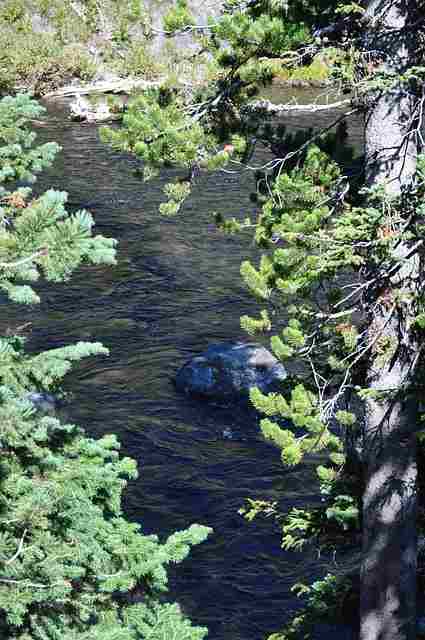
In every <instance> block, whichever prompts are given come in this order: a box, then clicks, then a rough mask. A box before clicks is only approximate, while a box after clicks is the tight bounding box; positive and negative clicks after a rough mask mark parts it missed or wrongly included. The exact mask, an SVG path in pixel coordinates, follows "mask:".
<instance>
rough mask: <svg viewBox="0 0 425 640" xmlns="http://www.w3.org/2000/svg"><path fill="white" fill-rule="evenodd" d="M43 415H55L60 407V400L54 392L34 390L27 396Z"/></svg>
mask: <svg viewBox="0 0 425 640" xmlns="http://www.w3.org/2000/svg"><path fill="white" fill-rule="evenodd" d="M25 399H26V400H29V401H30V402H31V404H32V405H33V406H34V408H35V409H37V411H39V412H40V413H41V414H42V415H49V416H54V415H55V414H56V411H57V409H58V400H57V398H55V396H54V395H53V394H52V393H47V392H46V391H40V392H39V391H32V392H31V393H28V394H27V395H26V396H25Z"/></svg>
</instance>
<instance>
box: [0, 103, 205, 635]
mask: <svg viewBox="0 0 425 640" xmlns="http://www.w3.org/2000/svg"><path fill="white" fill-rule="evenodd" d="M42 112H43V109H42V108H41V107H40V106H39V105H38V104H36V103H35V102H33V101H32V100H31V99H30V98H29V97H28V96H23V95H21V96H18V97H16V98H4V99H3V100H1V101H0V198H1V200H0V288H1V290H2V293H3V296H2V297H3V304H6V303H7V299H10V300H13V301H15V302H21V303H27V304H30V303H31V304H32V303H35V302H38V300H39V298H38V296H37V294H36V293H35V291H34V289H33V283H34V282H36V281H37V280H38V279H39V278H40V277H45V278H46V279H47V280H49V281H53V282H63V281H66V280H67V279H68V278H69V277H70V276H71V274H72V272H73V271H74V270H75V269H76V268H77V267H78V266H79V265H80V264H82V263H92V264H113V263H114V261H115V249H114V247H115V241H114V240H111V239H109V238H103V237H102V236H94V235H93V234H92V230H93V224H94V221H93V219H92V217H91V215H90V214H89V213H88V212H87V211H79V212H77V213H75V214H72V215H70V214H68V213H67V211H66V209H65V203H66V194H65V193H61V192H57V191H53V190H49V191H47V192H46V193H44V194H43V195H41V196H38V197H34V196H33V195H32V192H31V189H30V188H29V187H26V186H25V187H22V186H18V185H19V184H21V183H30V182H33V181H34V180H35V176H36V174H37V173H38V172H40V171H41V170H42V169H43V168H45V167H48V166H49V165H50V164H51V162H52V161H53V159H54V157H55V155H56V153H57V152H58V150H59V148H58V146H57V145H56V144H54V143H49V144H44V145H41V146H36V145H35V134H34V133H31V131H30V128H29V124H30V120H31V119H33V118H38V117H40V115H41V114H42ZM8 183H9V184H11V185H12V189H8ZM24 342H25V341H24V339H23V338H22V337H20V336H15V335H7V336H3V337H2V338H0V451H1V457H0V636H1V637H2V638H8V639H10V640H12V639H16V640H58V639H59V638H61V639H62V640H88V639H89V638H90V640H92V639H93V640H95V639H99V640H100V639H102V640H141V639H148V638H149V639H151V640H166V639H167V640H168V639H169V638H176V640H201V639H202V638H204V637H205V635H206V630H205V629H203V628H200V627H193V626H192V625H191V623H190V621H189V620H187V619H186V618H185V617H184V616H183V615H182V613H181V611H180V609H179V607H178V606H177V605H176V604H170V603H166V602H165V601H164V600H163V594H164V593H165V592H166V590H167V565H168V564H170V563H178V562H181V561H182V560H183V559H184V558H185V557H186V556H187V554H188V553H189V551H190V548H191V546H192V545H194V544H198V543H200V542H202V541H203V540H204V539H205V538H206V536H207V535H208V533H209V529H208V528H207V527H204V526H200V525H192V526H191V527H189V528H188V529H187V530H185V531H180V532H176V533H174V534H172V535H171V536H169V538H168V539H167V540H166V541H165V542H160V541H159V539H158V537H157V536H155V535H144V534H143V532H142V530H141V527H140V525H139V524H136V523H131V522H129V521H128V520H126V518H125V517H124V515H123V512H122V506H121V505H122V493H123V490H124V488H125V486H126V483H127V481H128V480H129V479H134V478H136V477H137V470H136V466H135V463H134V461H132V460H131V459H129V458H126V457H121V456H120V454H119V443H118V441H117V439H116V437H115V436H114V435H109V436H105V437H103V438H101V439H100V440H94V439H91V438H89V437H87V436H86V435H85V433H84V431H83V430H82V429H81V428H79V427H77V426H75V425H73V424H63V423H61V422H60V421H59V420H58V419H57V418H56V417H53V416H50V415H45V414H43V413H42V412H41V411H39V410H37V409H36V407H35V406H34V405H33V403H32V402H31V392H34V391H37V392H39V391H41V392H44V391H57V389H58V385H59V383H60V380H61V379H62V378H63V376H64V375H65V374H66V373H67V371H68V370H69V369H70V367H71V365H72V362H74V361H77V360H79V359H81V358H84V357H87V356H90V355H93V354H106V353H107V349H105V348H104V347H103V346H102V345H101V344H99V343H82V342H80V343H78V344H75V345H72V346H68V347H64V348H60V349H51V350H48V351H45V352H43V353H40V354H37V355H31V356H30V355H27V354H26V353H25V348H24V347H25V344H24Z"/></svg>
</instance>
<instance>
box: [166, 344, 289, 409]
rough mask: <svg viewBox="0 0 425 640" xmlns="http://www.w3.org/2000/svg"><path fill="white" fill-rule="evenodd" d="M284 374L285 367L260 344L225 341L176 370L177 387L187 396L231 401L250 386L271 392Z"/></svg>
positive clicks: (285, 374) (245, 394)
mask: <svg viewBox="0 0 425 640" xmlns="http://www.w3.org/2000/svg"><path fill="white" fill-rule="evenodd" d="M286 377H287V373H286V370H285V368H284V367H283V366H282V365H281V364H280V362H279V361H278V360H277V359H276V358H275V357H274V356H273V355H272V354H271V353H270V351H268V350H267V349H265V348H264V347H262V346H261V345H258V344H254V343H243V342H230V343H229V342H227V343H221V344H213V345H210V346H209V347H208V348H207V349H206V351H204V352H203V353H201V354H200V355H198V356H195V357H194V358H191V359H190V360H188V361H187V362H186V363H185V364H184V365H183V366H182V367H181V369H179V371H178V372H177V377H176V387H177V389H178V390H179V391H182V392H183V393H186V394H188V395H199V396H205V397H207V398H211V399H217V400H231V399H237V398H244V397H245V398H246V397H247V396H248V393H249V390H250V389H251V388H252V387H258V388H259V389H260V390H261V391H263V392H267V391H273V390H274V389H276V388H277V387H278V383H279V382H281V381H282V380H284V379H285V378H286Z"/></svg>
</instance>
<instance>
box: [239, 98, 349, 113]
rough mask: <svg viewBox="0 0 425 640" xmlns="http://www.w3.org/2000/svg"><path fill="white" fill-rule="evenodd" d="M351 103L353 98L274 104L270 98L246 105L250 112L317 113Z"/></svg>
mask: <svg viewBox="0 0 425 640" xmlns="http://www.w3.org/2000/svg"><path fill="white" fill-rule="evenodd" d="M349 104H351V98H347V99H346V100H339V101H338V102H329V103H327V104H274V103H273V102H271V101H270V100H257V101H256V102H251V103H250V104H247V105H246V106H245V107H244V110H246V111H248V112H256V111H265V112H266V113H270V114H276V113H286V112H288V111H304V112H307V113H316V111H333V110H335V109H341V107H346V106H347V105H349Z"/></svg>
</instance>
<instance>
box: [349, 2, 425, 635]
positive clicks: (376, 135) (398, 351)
mask: <svg viewBox="0 0 425 640" xmlns="http://www.w3.org/2000/svg"><path fill="white" fill-rule="evenodd" d="M414 9H415V7H414V4H413V7H412V6H410V5H409V4H408V3H406V2H404V0H397V1H396V2H391V1H390V0H370V1H369V2H367V8H366V11H367V17H368V19H369V23H368V38H367V48H368V49H369V50H370V51H373V53H372V54H371V60H372V61H373V62H372V64H373V63H377V64H378V65H380V67H381V69H382V68H384V70H385V71H388V72H392V73H394V74H400V73H401V72H403V70H405V68H406V67H407V66H408V65H409V62H410V64H412V56H413V51H414V49H412V46H414V43H413V42H412V41H413V40H414V34H412V32H411V30H409V29H406V25H408V24H409V23H412V22H413V19H411V16H412V14H411V12H412V10H414ZM409 16H410V19H409ZM410 40H411V41H410ZM375 98H376V99H375V100H374V102H373V103H372V104H371V106H370V108H369V110H368V113H367V114H366V116H367V119H366V140H365V142H366V177H367V182H368V184H369V186H373V185H376V184H384V185H385V189H386V191H387V193H389V194H393V195H397V194H398V193H399V192H400V190H401V188H402V186H403V184H406V183H408V182H409V181H410V180H411V178H412V174H413V173H414V172H415V168H416V160H417V155H418V151H417V145H416V142H415V136H413V135H407V134H408V133H409V129H410V130H411V128H412V109H413V100H412V98H411V96H409V95H408V93H407V92H406V91H405V89H404V88H403V87H402V86H400V85H397V86H396V87H394V88H393V89H392V90H391V91H390V92H388V93H384V92H383V93H381V94H380V95H377V96H375ZM387 222H388V223H389V221H387ZM383 224H385V221H383ZM410 249H411V247H410ZM408 252H409V249H408V247H407V245H406V243H404V242H400V243H399V245H398V246H397V248H396V250H395V257H396V258H401V259H403V266H402V268H401V269H400V271H399V272H398V274H397V275H396V276H394V278H392V279H391V280H390V282H388V283H387V285H388V286H387V288H386V289H385V288H383V290H382V295H381V298H380V299H378V305H377V307H376V309H375V312H374V314H373V316H371V317H370V318H369V321H370V325H369V327H370V329H369V330H370V335H371V337H373V336H374V335H376V332H378V331H379V332H382V335H383V339H385V341H386V344H387V345H391V349H390V352H392V355H391V356H389V355H387V356H386V357H385V356H383V354H382V348H380V346H382V344H383V343H382V341H380V340H378V341H377V342H376V345H375V348H374V351H373V353H372V354H371V362H370V369H369V387H370V388H371V389H374V390H377V391H378V392H379V391H382V392H389V396H388V395H387V397H386V399H385V400H378V399H370V400H368V401H367V403H366V416H365V433H364V454H365V458H366V465H365V466H366V471H365V473H366V478H365V492H364V496H363V532H364V533H363V561H362V567H361V599H360V640H413V639H414V638H416V557H417V539H416V476H417V469H416V447H415V443H416V436H415V432H416V423H417V410H416V406H415V401H414V399H413V398H411V397H409V394H408V393H407V390H408V388H409V385H410V384H411V381H412V378H413V376H414V369H415V362H416V358H415V356H416V354H417V345H416V344H415V342H414V339H413V338H412V331H411V326H410V325H411V321H412V318H411V317H410V314H409V307H408V305H400V304H398V303H397V302H396V301H394V297H393V294H394V292H395V290H396V289H398V290H400V289H404V290H405V291H406V292H408V291H409V289H410V290H413V289H414V287H415V283H417V276H418V265H417V258H416V257H409V255H408ZM391 314H392V315H391Z"/></svg>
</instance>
